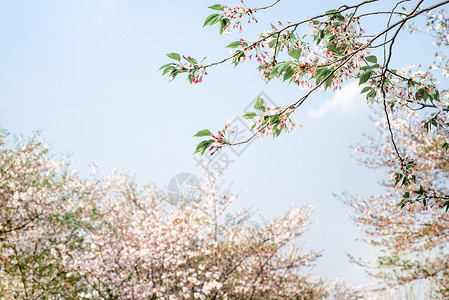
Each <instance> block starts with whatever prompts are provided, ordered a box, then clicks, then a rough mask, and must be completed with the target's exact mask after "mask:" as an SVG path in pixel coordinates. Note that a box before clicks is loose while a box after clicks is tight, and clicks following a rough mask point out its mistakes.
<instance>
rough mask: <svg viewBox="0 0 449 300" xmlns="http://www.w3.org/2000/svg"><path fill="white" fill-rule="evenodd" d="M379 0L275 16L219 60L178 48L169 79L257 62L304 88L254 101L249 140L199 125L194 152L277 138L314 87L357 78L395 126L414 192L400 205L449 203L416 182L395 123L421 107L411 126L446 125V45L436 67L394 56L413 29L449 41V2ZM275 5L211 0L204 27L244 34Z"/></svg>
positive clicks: (166, 71) (400, 165)
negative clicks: (398, 63) (295, 94)
mask: <svg viewBox="0 0 449 300" xmlns="http://www.w3.org/2000/svg"><path fill="white" fill-rule="evenodd" d="M377 3H380V0H366V1H360V2H359V3H357V4H353V5H342V6H340V7H336V8H335V9H331V10H327V11H325V12H323V13H322V14H319V15H316V16H314V17H310V18H307V19H303V20H294V21H276V22H275V23H273V24H272V25H271V28H263V29H262V30H261V33H260V34H259V35H258V36H257V37H255V38H254V39H251V40H247V39H243V38H240V39H238V40H236V41H235V42H232V43H231V44H229V45H228V46H227V48H231V49H233V50H234V52H233V54H232V55H230V56H228V57H226V58H224V59H223V60H221V61H217V62H205V59H203V60H201V61H199V60H197V59H195V58H193V57H191V56H185V55H180V54H178V53H169V54H167V56H168V57H169V58H170V59H172V62H171V63H168V64H166V65H164V66H162V67H161V70H162V74H163V75H168V76H169V79H170V80H173V79H174V78H176V77H177V76H178V75H186V76H187V79H188V80H189V82H190V83H194V84H198V83H200V82H202V81H203V79H204V76H205V75H206V74H207V72H208V70H210V69H211V68H213V67H216V66H217V65H220V64H223V63H226V62H231V63H232V64H234V65H235V66H238V65H239V64H241V63H244V62H249V61H251V60H253V61H256V63H257V69H258V71H259V74H260V76H261V77H262V79H263V80H265V81H266V82H269V81H271V80H281V81H282V82H286V83H289V84H291V85H296V86H297V87H298V88H299V89H301V90H304V93H303V95H302V96H301V97H300V98H299V99H296V100H291V101H289V102H287V103H288V104H287V105H285V106H282V107H267V106H266V105H265V103H264V101H263V99H261V98H259V99H258V101H256V103H255V105H254V109H255V111H253V112H248V113H246V114H245V115H244V116H243V117H244V118H246V119H249V120H251V129H252V135H251V136H249V137H248V138H247V139H245V140H241V141H237V142H231V140H232V139H230V138H229V136H230V135H231V134H232V132H228V131H227V128H228V127H229V124H226V125H225V126H224V128H223V129H221V130H219V131H218V133H217V134H214V133H212V132H211V131H210V130H208V129H204V130H201V131H199V132H198V133H197V134H196V135H195V136H196V137H209V139H206V140H203V141H201V142H200V143H199V144H198V146H197V148H196V149H195V153H200V154H201V155H202V154H204V153H205V152H206V151H208V152H209V153H210V155H213V154H214V153H215V152H216V151H217V150H219V149H221V148H222V147H224V146H234V145H238V144H242V143H247V142H249V141H250V140H251V139H253V138H254V137H256V136H273V137H277V136H278V135H279V134H280V133H281V132H283V131H284V132H289V131H291V130H292V129H294V128H295V124H294V123H293V121H292V118H291V117H292V114H293V113H294V111H295V110H296V109H298V108H299V107H301V105H302V104H303V103H304V102H305V101H306V100H307V99H308V98H310V97H311V95H312V94H313V93H314V92H316V91H320V90H321V91H322V90H326V89H332V90H336V89H340V88H341V87H342V86H343V85H344V84H345V83H347V82H349V81H351V80H357V81H358V82H359V85H363V89H362V93H365V94H366V99H367V101H368V102H370V103H372V104H373V105H375V106H377V107H379V108H381V109H382V111H383V114H384V116H383V122H384V123H385V124H386V126H387V128H388V131H389V135H387V136H386V137H385V138H386V139H387V140H388V141H389V147H390V148H391V149H393V151H394V153H395V157H394V159H395V160H396V161H397V164H396V165H395V167H396V169H395V173H396V175H395V176H396V179H397V182H396V184H397V185H400V186H403V187H404V188H405V189H409V188H410V187H413V189H411V192H409V194H407V195H408V196H409V197H404V198H403V199H402V200H400V205H401V206H402V207H405V206H406V205H409V204H410V205H412V204H413V203H415V202H420V203H421V204H422V205H424V206H426V205H427V203H428V202H432V203H436V204H437V205H436V206H437V207H439V206H443V207H446V208H448V207H449V195H448V194H434V193H433V192H432V190H431V187H428V186H425V185H424V184H423V182H419V181H417V176H416V175H415V174H414V173H413V170H414V169H415V168H416V166H415V165H416V163H417V161H416V159H415V158H414V157H413V156H411V154H410V153H409V149H399V147H398V145H397V143H396V137H395V136H394V134H393V130H392V128H391V123H392V120H393V119H395V118H396V117H398V116H399V115H401V114H402V113H404V112H407V111H417V110H420V113H419V114H418V115H417V118H416V122H415V123H413V124H412V125H413V126H414V127H417V128H418V127H425V128H426V129H427V130H428V131H432V130H433V129H435V128H446V127H447V125H448V123H449V120H448V119H447V118H448V117H447V111H448V110H449V106H448V105H449V99H448V95H449V94H448V91H447V89H445V87H442V86H440V81H439V80H440V78H444V77H447V76H448V74H449V71H448V69H447V68H448V59H447V56H446V55H445V54H444V51H436V53H437V54H436V57H437V60H436V62H435V63H434V64H433V65H432V66H425V67H423V66H419V67H406V68H404V69H401V68H398V69H399V70H397V69H396V68H395V67H393V64H394V56H395V54H396V55H398V54H397V53H395V49H396V43H397V39H398V36H400V35H402V34H408V33H407V31H408V32H412V33H414V32H416V31H420V30H421V31H425V32H426V33H428V34H430V35H432V36H434V37H435V43H434V44H435V47H439V48H438V49H441V48H445V47H447V45H448V37H449V34H448V27H447V15H446V12H445V11H444V10H443V9H444V8H446V7H447V6H448V4H449V1H426V0H415V1H412V0H410V1H408V0H396V1H388V3H385V2H383V7H384V8H383V10H379V9H378V8H379V6H376V4H377ZM275 5H283V3H282V1H280V0H277V1H275V2H274V3H272V4H270V5H267V6H264V7H259V8H257V7H256V8H252V7H251V8H250V7H249V6H248V5H247V4H246V2H244V1H243V0H241V6H238V7H230V6H228V5H223V4H216V5H212V6H210V7H209V8H210V9H212V10H214V11H216V13H214V14H212V15H210V16H209V17H207V19H206V20H205V22H204V26H209V25H218V27H219V33H220V34H223V33H231V32H234V31H237V32H241V31H243V30H244V26H243V23H245V22H249V23H257V22H258V21H257V14H258V13H263V12H265V11H268V10H269V9H270V8H271V7H273V6H275ZM370 22H371V23H376V24H380V26H377V27H376V28H377V31H373V32H366V31H365V30H364V29H363V28H365V27H366V26H365V25H366V24H369V23H370ZM421 27H424V28H425V29H421ZM379 28H380V29H379ZM378 57H379V58H378ZM411 63H413V61H411ZM441 142H442V143H441V145H440V147H441V148H442V149H444V150H447V148H448V142H447V140H442V141H441ZM413 191H420V192H418V193H414V192H413ZM424 199H426V201H424Z"/></svg>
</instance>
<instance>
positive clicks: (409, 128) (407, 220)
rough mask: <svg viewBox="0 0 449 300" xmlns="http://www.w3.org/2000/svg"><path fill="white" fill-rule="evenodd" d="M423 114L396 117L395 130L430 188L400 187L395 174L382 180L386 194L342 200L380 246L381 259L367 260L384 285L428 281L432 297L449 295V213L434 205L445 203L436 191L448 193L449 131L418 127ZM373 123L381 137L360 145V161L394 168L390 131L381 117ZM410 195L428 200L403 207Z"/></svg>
mask: <svg viewBox="0 0 449 300" xmlns="http://www.w3.org/2000/svg"><path fill="white" fill-rule="evenodd" d="M418 118H419V116H418V115H417V113H410V112H409V113H408V114H407V115H403V116H401V117H396V118H395V119H394V120H392V122H391V124H390V125H391V127H390V128H391V130H392V131H393V133H394V135H395V137H396V143H397V146H398V147H399V148H400V149H402V148H404V149H408V151H409V152H410V155H413V157H414V159H415V161H416V164H414V165H413V167H412V171H413V174H414V176H416V180H417V181H418V182H420V183H421V184H422V186H426V187H427V188H428V190H427V191H424V190H423V188H421V189H420V190H416V191H412V190H411V187H408V188H404V187H398V186H397V185H396V184H395V183H396V181H397V179H398V178H397V175H396V174H395V173H391V176H388V178H386V179H385V180H384V181H383V182H382V185H384V186H385V188H386V190H387V193H386V194H385V195H380V196H373V197H370V198H360V197H357V196H350V195H347V196H346V197H344V198H343V199H344V200H345V202H346V203H347V204H348V205H349V206H351V207H352V208H353V210H354V213H353V215H352V219H353V221H354V222H355V223H356V224H357V225H358V226H359V227H360V228H361V230H362V232H363V233H364V234H365V235H366V237H367V239H366V241H367V242H368V243H369V244H370V245H371V246H372V247H373V248H374V249H376V253H377V259H376V261H375V262H374V263H369V262H365V263H364V264H362V265H364V266H365V267H366V268H367V271H368V272H369V273H370V274H371V275H372V276H374V277H375V278H378V279H379V280H381V282H382V283H383V286H384V287H386V286H389V287H392V288H395V289H398V288H399V287H401V286H402V287H404V286H407V287H413V286H414V285H416V284H426V285H427V288H428V289H429V294H430V295H429V297H430V298H432V299H436V298H441V299H447V298H448V297H449V272H448V267H449V265H448V262H449V256H448V253H449V252H448V250H449V248H448V245H449V215H448V214H447V213H446V212H445V211H441V210H439V209H431V207H435V206H436V207H442V204H441V202H439V201H437V200H436V195H441V194H444V195H447V194H448V193H449V191H448V183H449V182H448V180H449V176H448V175H449V173H448V172H449V166H448V161H449V160H448V159H449V154H448V152H447V151H446V149H443V148H442V147H441V144H442V143H443V142H444V141H446V140H447V138H448V131H447V129H446V128H445V127H442V126H441V127H438V128H436V129H433V130H432V132H430V133H429V132H427V129H426V128H423V127H417V126H416V125H415V124H416V122H417V120H418ZM374 122H375V124H376V126H377V127H378V128H379V132H380V135H379V137H378V138H374V137H369V140H368V141H369V142H368V144H367V145H362V146H357V147H355V150H356V151H357V152H358V154H359V155H358V156H357V157H358V160H359V162H360V163H361V164H363V165H365V166H367V167H370V168H386V169H387V170H391V169H394V168H395V167H397V164H398V162H397V160H395V152H394V150H393V149H391V147H390V146H389V144H388V143H386V139H385V136H388V135H390V132H389V129H388V128H387V126H386V125H385V124H384V123H383V122H379V121H378V120H376V119H374ZM411 193H415V194H417V195H418V196H419V197H420V198H419V201H421V202H427V203H425V204H424V205H422V204H421V203H419V202H415V203H413V204H408V205H407V206H406V208H407V209H400V208H398V207H397V201H400V200H401V199H408V198H409V197H410V195H411ZM429 194H430V195H432V196H431V197H429V196H428V195H429ZM401 201H403V200H401Z"/></svg>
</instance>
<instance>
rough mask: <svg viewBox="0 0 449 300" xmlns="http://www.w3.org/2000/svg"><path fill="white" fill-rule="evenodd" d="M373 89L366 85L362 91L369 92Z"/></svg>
mask: <svg viewBox="0 0 449 300" xmlns="http://www.w3.org/2000/svg"><path fill="white" fill-rule="evenodd" d="M370 89H371V87H370V86H365V87H364V88H363V89H362V91H361V92H360V93H361V94H363V93H366V92H368V91H369V90H370Z"/></svg>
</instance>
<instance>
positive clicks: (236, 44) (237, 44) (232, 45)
mask: <svg viewBox="0 0 449 300" xmlns="http://www.w3.org/2000/svg"><path fill="white" fill-rule="evenodd" d="M242 45H243V43H242V42H241V41H235V42H232V43H230V44H229V45H227V46H226V48H238V47H239V46H242Z"/></svg>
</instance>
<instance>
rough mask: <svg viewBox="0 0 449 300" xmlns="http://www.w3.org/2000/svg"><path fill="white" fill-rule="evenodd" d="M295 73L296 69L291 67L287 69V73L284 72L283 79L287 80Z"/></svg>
mask: <svg viewBox="0 0 449 300" xmlns="http://www.w3.org/2000/svg"><path fill="white" fill-rule="evenodd" d="M293 74H295V70H293V68H291V67H289V68H288V69H287V72H285V74H284V78H283V80H284V81H286V80H288V79H290V78H291V77H292V76H293Z"/></svg>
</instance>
